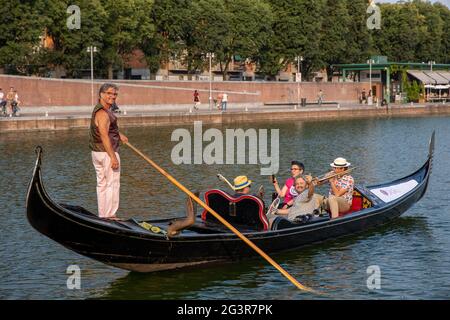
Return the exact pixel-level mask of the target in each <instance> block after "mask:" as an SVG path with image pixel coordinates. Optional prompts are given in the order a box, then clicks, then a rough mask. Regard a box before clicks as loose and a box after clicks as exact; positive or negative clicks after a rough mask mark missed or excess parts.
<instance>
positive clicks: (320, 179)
mask: <svg viewBox="0 0 450 320" xmlns="http://www.w3.org/2000/svg"><path fill="white" fill-rule="evenodd" d="M356 168H357V167H352V168H349V169H347V170H345V171H342V172H339V173H331V174H330V172H328V173H325V174H324V175H322V176H319V177H315V178H313V179H312V181H313V182H315V183H321V182H324V181H326V180H328V179H331V178H334V177H338V176H343V175H346V174H347V173H350V172H352V171H353V170H355V169H356Z"/></svg>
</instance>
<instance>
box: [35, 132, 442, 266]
mask: <svg viewBox="0 0 450 320" xmlns="http://www.w3.org/2000/svg"><path fill="white" fill-rule="evenodd" d="M433 151H434V134H433V138H432V142H431V143H430V152H429V156H428V160H427V161H426V162H425V164H424V165H423V166H422V167H421V168H420V169H419V170H417V171H416V172H415V173H413V174H411V175H409V176H407V177H405V178H402V179H399V180H396V181H394V182H391V183H388V184H381V185H377V186H372V187H366V188H364V187H360V188H359V190H360V191H361V192H363V193H364V194H365V195H366V196H367V197H370V199H371V200H372V201H373V202H374V206H373V207H371V208H367V209H363V210H361V211H358V212H355V213H352V214H349V215H346V216H343V217H340V218H337V219H332V220H326V221H321V222H317V223H313V224H306V225H299V226H295V227H292V228H287V229H282V230H273V231H263V232H261V231H258V232H256V231H253V232H243V233H244V235H245V236H246V237H247V238H248V239H250V240H251V241H252V242H253V243H255V244H256V245H257V246H258V247H259V248H261V249H262V250H263V251H264V252H266V253H268V254H273V253H278V252H282V251H287V250H294V249H297V248H300V247H302V246H304V245H307V244H311V243H315V242H321V241H324V240H327V239H336V238H337V237H341V236H345V235H349V234H354V233H358V232H362V231H364V230H367V229H369V228H374V227H376V226H379V225H382V224H386V223H388V222H390V221H391V220H393V219H395V218H397V217H399V216H400V215H401V214H402V213H404V212H405V211H406V210H408V209H409V208H410V207H411V206H412V205H414V204H415V203H416V202H417V201H419V200H420V198H421V197H422V196H423V195H424V194H425V192H426V190H427V186H428V180H429V177H430V173H431V166H432V159H433ZM41 162H42V150H41V149H40V148H39V147H38V148H37V160H36V165H35V168H34V173H33V177H32V179H31V182H30V185H29V188H28V195H27V218H28V221H29V223H30V224H31V225H32V226H33V227H34V228H35V229H36V230H37V231H39V232H40V233H42V234H43V235H45V236H47V237H49V238H51V239H53V240H54V241H56V242H58V243H60V244H61V245H63V246H65V247H66V248H69V249H71V250H73V251H75V252H77V253H79V254H82V255H84V256H87V257H89V258H92V259H95V260H98V261H100V262H103V263H105V264H108V265H112V266H116V267H119V268H123V269H127V270H133V271H139V272H151V271H158V270H166V269H173V268H181V267H186V266H192V265H197V264H204V263H214V262H222V261H235V260H240V259H245V258H248V257H254V256H256V255H257V253H256V252H255V251H253V249H251V248H250V247H249V246H247V245H246V244H245V243H244V242H243V241H242V240H241V239H239V238H238V237H237V236H236V235H234V234H233V233H231V232H226V231H223V232H210V233H199V232H193V231H190V230H187V231H184V232H183V233H181V234H180V235H179V236H176V237H173V238H167V237H166V236H165V235H164V234H161V233H152V232H149V231H147V230H145V229H143V228H141V227H139V225H137V224H133V222H132V221H110V220H105V219H100V218H98V217H97V216H95V215H93V214H92V213H90V212H88V211H86V210H85V209H83V208H81V207H73V206H68V205H63V204H58V203H56V202H54V201H53V200H52V199H51V198H50V197H49V196H48V194H47V192H46V191H45V188H44V185H43V181H42V174H41ZM411 180H415V181H417V186H415V187H414V188H413V189H412V190H410V191H408V192H407V193H406V194H404V195H402V196H401V197H399V198H398V199H395V200H394V201H391V202H388V203H384V202H383V201H381V200H380V199H379V198H377V197H376V196H375V195H373V194H372V193H371V191H370V190H371V189H373V188H376V187H383V186H390V185H395V184H399V183H401V182H403V181H411ZM199 220H200V219H199ZM148 222H149V223H151V224H154V225H159V226H164V225H167V223H168V222H169V220H152V221H148ZM199 223H201V220H200V221H199Z"/></svg>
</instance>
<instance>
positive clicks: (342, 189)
mask: <svg viewBox="0 0 450 320" xmlns="http://www.w3.org/2000/svg"><path fill="white" fill-rule="evenodd" d="M350 165H351V164H350V162H347V160H346V159H344V158H336V159H334V161H333V163H330V166H331V167H332V168H333V172H330V173H328V174H327V176H332V177H330V178H329V179H328V180H325V181H328V183H329V184H330V191H329V192H328V199H325V200H324V203H323V204H324V208H325V209H326V210H330V212H331V219H334V218H337V217H339V213H345V212H347V211H349V210H350V208H351V206H352V200H353V187H354V185H355V181H354V180H353V177H352V176H351V175H349V174H348V172H345V171H347V170H348V171H350V170H349V169H348V167H350ZM340 173H343V174H342V175H340ZM327 176H325V177H327ZM322 183H324V182H322ZM322 183H320V184H322Z"/></svg>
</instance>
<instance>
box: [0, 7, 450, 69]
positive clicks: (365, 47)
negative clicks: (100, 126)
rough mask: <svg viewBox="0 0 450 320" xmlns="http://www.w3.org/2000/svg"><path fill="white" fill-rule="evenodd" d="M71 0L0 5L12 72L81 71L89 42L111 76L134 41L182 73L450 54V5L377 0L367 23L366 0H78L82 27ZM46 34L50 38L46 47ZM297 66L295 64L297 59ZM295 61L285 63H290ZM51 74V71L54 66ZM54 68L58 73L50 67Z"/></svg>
mask: <svg viewBox="0 0 450 320" xmlns="http://www.w3.org/2000/svg"><path fill="white" fill-rule="evenodd" d="M71 4H73V3H72V1H69V0H45V1H44V0H30V1H21V0H10V1H7V2H4V3H3V4H2V5H1V6H0V16H1V17H2V23H1V24H0V66H1V67H2V68H3V69H4V70H5V71H6V72H9V73H18V74H28V75H29V74H38V75H45V74H50V73H48V72H49V71H53V72H55V70H58V69H59V70H64V71H65V74H66V75H67V76H68V77H79V76H81V75H82V71H83V70H87V69H89V55H88V53H87V52H86V48H87V47H88V46H90V45H94V46H96V47H97V48H98V49H99V52H98V53H96V54H95V70H96V71H97V75H100V76H104V77H112V75H113V70H121V69H122V68H123V66H124V64H125V63H126V62H127V61H126V59H127V57H128V56H129V54H130V53H132V52H133V51H134V50H136V49H140V50H141V51H142V52H143V53H144V57H145V60H146V62H147V65H148V67H149V69H150V71H151V72H152V73H155V72H156V71H157V70H158V69H159V68H160V67H166V66H167V63H168V62H169V61H171V60H176V61H179V62H181V63H183V64H184V66H186V68H187V70H188V72H189V73H191V74H194V73H197V72H202V71H204V70H207V68H208V64H209V63H208V62H209V61H208V59H207V58H206V53H208V52H213V53H214V54H215V58H214V61H213V63H214V64H216V65H218V66H219V67H220V70H221V71H222V73H223V76H224V78H226V76H227V74H228V70H229V69H230V65H231V63H232V61H233V60H234V59H235V58H237V57H240V60H241V61H245V60H246V61H252V62H254V63H255V64H256V65H257V68H258V70H257V71H259V72H261V73H263V74H266V75H267V76H268V77H272V78H273V77H275V76H276V75H277V74H278V73H279V72H280V71H283V70H286V69H287V68H288V66H289V65H291V64H295V65H296V61H295V58H296V57H297V56H302V57H303V61H302V65H301V68H302V70H301V71H302V74H303V76H304V77H306V78H308V76H309V75H311V74H312V72H313V71H317V70H319V69H322V68H326V69H327V71H328V75H329V76H331V74H332V71H333V70H332V66H333V65H334V64H338V63H352V62H364V61H365V60H366V59H367V58H368V57H369V56H370V55H386V56H388V58H389V60H390V61H402V62H407V61H415V62H417V61H419V62H422V61H423V62H427V61H429V60H433V61H435V62H436V63H450V9H449V7H448V6H446V5H444V4H442V3H438V2H437V3H433V4H432V3H430V2H428V1H423V0H412V1H408V2H401V3H383V4H379V6H380V8H381V17H382V19H381V29H379V30H377V29H375V30H369V29H368V28H367V25H366V21H367V19H368V17H369V16H368V14H367V13H366V10H367V6H368V1H367V0H79V1H77V3H76V4H77V5H78V6H79V7H80V9H81V29H74V30H70V29H68V28H67V26H66V21H67V18H68V14H67V7H68V6H69V5H71ZM46 37H48V38H49V39H51V42H52V46H50V47H47V48H46V47H45V46H43V45H42V43H43V41H44V40H45V39H46ZM294 70H295V69H294ZM291 71H292V70H291ZM54 75H55V74H54ZM56 75H57V73H56Z"/></svg>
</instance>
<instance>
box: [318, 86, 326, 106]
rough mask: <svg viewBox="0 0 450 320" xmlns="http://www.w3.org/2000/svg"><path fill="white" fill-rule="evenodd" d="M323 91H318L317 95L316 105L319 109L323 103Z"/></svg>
mask: <svg viewBox="0 0 450 320" xmlns="http://www.w3.org/2000/svg"><path fill="white" fill-rule="evenodd" d="M323 96H324V94H323V91H322V89H320V91H319V94H318V95H317V104H318V105H319V107H320V106H321V105H322V102H323Z"/></svg>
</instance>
